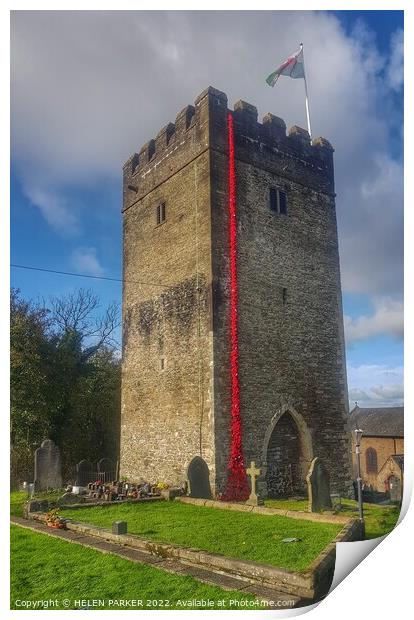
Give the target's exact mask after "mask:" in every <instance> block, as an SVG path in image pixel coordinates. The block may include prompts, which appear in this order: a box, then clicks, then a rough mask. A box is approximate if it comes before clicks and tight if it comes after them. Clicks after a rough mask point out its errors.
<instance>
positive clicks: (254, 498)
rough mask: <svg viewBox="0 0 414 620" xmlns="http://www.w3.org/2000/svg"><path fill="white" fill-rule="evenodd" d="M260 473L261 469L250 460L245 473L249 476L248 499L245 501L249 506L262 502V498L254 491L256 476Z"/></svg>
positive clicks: (258, 504)
mask: <svg viewBox="0 0 414 620" xmlns="http://www.w3.org/2000/svg"><path fill="white" fill-rule="evenodd" d="M261 473H262V472H261V470H260V469H259V468H258V467H256V463H255V462H254V461H251V463H250V467H249V468H248V469H246V474H247V475H248V476H250V480H251V493H250V496H249V499H248V500H247V502H246V504H248V505H250V506H260V505H261V504H263V500H262V499H261V498H260V497H259V496H258V495H257V493H256V478H258V477H259V476H260V474H261Z"/></svg>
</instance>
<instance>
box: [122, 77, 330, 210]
mask: <svg viewBox="0 0 414 620" xmlns="http://www.w3.org/2000/svg"><path fill="white" fill-rule="evenodd" d="M229 112H232V113H233V117H234V128H235V140H236V147H237V148H236V160H237V159H238V158H241V159H244V160H246V158H247V159H251V160H252V161H253V162H254V163H255V164H257V162H258V160H259V159H260V158H261V159H262V160H266V158H269V159H270V160H274V161H276V160H280V158H281V157H284V158H288V159H290V160H296V161H297V162H298V164H299V167H300V166H304V167H306V168H307V174H308V175H309V171H310V170H312V169H313V170H315V173H316V174H317V176H318V177H321V176H322V177H326V178H327V179H332V191H333V152H334V149H333V147H332V146H331V144H330V143H329V142H328V140H326V139H325V138H322V137H318V138H316V139H314V140H312V141H311V140H310V137H309V133H308V132H307V131H306V130H305V129H302V128H301V127H298V126H297V125H294V126H293V127H290V129H289V130H288V131H286V123H285V121H284V120H283V119H281V118H279V117H277V116H275V115H274V114H271V113H270V112H268V113H267V114H265V115H264V117H263V119H262V122H261V123H260V122H258V112H257V108H256V106H254V105H252V104H250V103H248V102H246V101H243V100H239V101H237V102H236V103H235V104H234V109H233V110H230V109H229V108H228V107H227V95H226V94H225V93H223V92H222V91H219V90H217V89H216V88H213V87H212V86H209V87H208V88H206V89H205V90H204V91H203V92H202V93H200V95H198V97H197V98H196V99H195V102H194V105H187V106H186V107H185V108H183V109H182V110H181V111H180V112H179V113H178V114H177V116H176V119H175V122H174V123H172V122H170V123H168V124H167V125H165V126H164V127H163V128H162V129H160V131H159V132H158V134H157V135H156V137H155V138H152V139H150V140H149V141H148V142H146V143H145V144H144V145H143V146H142V147H141V149H140V151H139V152H138V153H134V154H133V155H132V156H131V157H130V158H129V159H128V160H127V161H126V162H125V165H124V167H123V170H124V208H125V207H126V206H128V205H129V204H130V203H131V202H134V200H136V199H137V194H142V193H145V192H147V191H149V186H150V184H151V183H150V179H149V178H148V177H151V178H152V177H153V176H154V175H153V173H154V174H155V176H156V177H157V179H158V177H159V175H160V171H161V169H162V168H163V167H164V164H165V165H166V168H165V170H164V176H165V175H166V174H171V173H173V172H174V170H177V169H178V167H179V166H182V165H185V160H188V161H190V160H191V159H193V158H194V157H195V156H197V154H199V153H201V152H202V151H203V150H205V149H207V148H212V149H216V150H219V151H223V152H226V151H227V123H226V119H227V114H228V113H229ZM167 162H168V164H167ZM157 179H156V178H153V179H152V183H153V184H154V183H155V182H156V181H157ZM145 180H146V181H145ZM144 181H145V182H144ZM328 185H329V183H328ZM131 193H132V195H131Z"/></svg>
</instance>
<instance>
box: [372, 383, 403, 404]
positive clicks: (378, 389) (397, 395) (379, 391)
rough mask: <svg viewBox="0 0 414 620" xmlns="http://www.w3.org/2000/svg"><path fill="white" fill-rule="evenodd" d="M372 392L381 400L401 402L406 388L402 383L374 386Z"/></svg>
mask: <svg viewBox="0 0 414 620" xmlns="http://www.w3.org/2000/svg"><path fill="white" fill-rule="evenodd" d="M371 392H373V394H375V395H376V396H377V397H378V398H380V399H386V400H390V399H391V400H395V399H399V400H401V399H402V398H404V386H403V384H402V383H394V384H392V385H374V386H372V387H371Z"/></svg>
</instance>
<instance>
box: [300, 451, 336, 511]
mask: <svg viewBox="0 0 414 620" xmlns="http://www.w3.org/2000/svg"><path fill="white" fill-rule="evenodd" d="M306 482H307V483H308V500H309V512H320V511H321V510H332V501H331V489H330V484H329V472H328V470H327V469H326V467H325V465H324V464H323V462H322V461H321V459H320V458H318V457H316V458H314V459H313V461H312V463H311V465H310V468H309V471H308V475H307V476H306Z"/></svg>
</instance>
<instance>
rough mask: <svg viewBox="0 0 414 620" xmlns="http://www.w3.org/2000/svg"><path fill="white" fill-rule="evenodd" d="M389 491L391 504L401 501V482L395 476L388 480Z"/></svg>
mask: <svg viewBox="0 0 414 620" xmlns="http://www.w3.org/2000/svg"><path fill="white" fill-rule="evenodd" d="M388 483H389V489H390V500H391V501H392V502H400V501H401V497H402V494H401V480H400V479H399V478H398V477H397V476H394V475H393V476H390V477H389V479H388Z"/></svg>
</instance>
